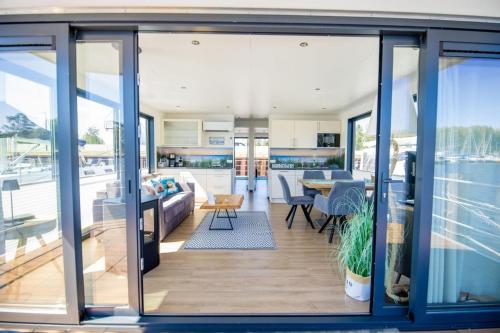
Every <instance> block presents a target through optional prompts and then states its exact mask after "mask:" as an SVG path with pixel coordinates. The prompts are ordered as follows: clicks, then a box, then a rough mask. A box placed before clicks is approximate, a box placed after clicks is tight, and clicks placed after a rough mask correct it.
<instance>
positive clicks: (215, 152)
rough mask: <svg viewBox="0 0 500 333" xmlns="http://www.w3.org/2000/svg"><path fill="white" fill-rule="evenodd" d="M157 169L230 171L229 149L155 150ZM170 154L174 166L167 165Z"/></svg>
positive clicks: (163, 148) (230, 155) (230, 157)
mask: <svg viewBox="0 0 500 333" xmlns="http://www.w3.org/2000/svg"><path fill="white" fill-rule="evenodd" d="M156 153H157V159H158V167H159V168H166V167H184V168H202V169H231V168H232V167H233V150H232V149H231V148H220V149H219V148H167V147H158V148H157V152H156ZM170 154H174V155H175V160H174V166H172V165H171V164H170V163H169V160H168V157H169V155H170Z"/></svg>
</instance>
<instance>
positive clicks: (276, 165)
mask: <svg viewBox="0 0 500 333" xmlns="http://www.w3.org/2000/svg"><path fill="white" fill-rule="evenodd" d="M344 164H345V150H344V148H337V149H331V148H330V149H315V150H311V149H271V151H270V157H269V166H270V168H271V169H275V170H286V169H326V170H333V169H344Z"/></svg>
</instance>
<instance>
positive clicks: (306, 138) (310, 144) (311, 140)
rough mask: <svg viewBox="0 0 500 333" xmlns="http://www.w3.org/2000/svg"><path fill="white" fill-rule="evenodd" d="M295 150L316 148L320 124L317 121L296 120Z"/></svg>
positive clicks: (294, 125) (294, 128) (294, 131)
mask: <svg viewBox="0 0 500 333" xmlns="http://www.w3.org/2000/svg"><path fill="white" fill-rule="evenodd" d="M293 133H294V145H293V147H294V148H316V147H317V133H318V122H317V121H315V120H294V122H293Z"/></svg>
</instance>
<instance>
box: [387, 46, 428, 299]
mask: <svg viewBox="0 0 500 333" xmlns="http://www.w3.org/2000/svg"><path fill="white" fill-rule="evenodd" d="M418 56H419V49H418V48H415V47H406V46H396V47H394V49H393V75H392V99H391V127H390V149H389V161H388V162H389V168H388V173H387V176H386V177H384V179H383V180H382V181H383V183H384V187H385V191H386V192H387V205H388V207H387V237H386V244H387V249H386V262H385V268H386V271H385V279H384V287H385V299H386V303H388V304H407V303H408V294H409V285H410V282H409V281H410V278H411V269H410V268H411V242H412V233H413V207H414V198H415V173H416V168H415V162H416V151H417V108H416V99H417V90H418ZM382 195H384V194H382Z"/></svg>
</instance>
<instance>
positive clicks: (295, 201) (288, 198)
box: [278, 175, 314, 229]
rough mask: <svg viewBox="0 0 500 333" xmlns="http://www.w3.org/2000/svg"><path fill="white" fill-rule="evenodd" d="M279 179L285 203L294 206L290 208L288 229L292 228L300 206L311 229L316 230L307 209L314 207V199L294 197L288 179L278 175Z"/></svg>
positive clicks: (287, 218) (305, 196)
mask: <svg viewBox="0 0 500 333" xmlns="http://www.w3.org/2000/svg"><path fill="white" fill-rule="evenodd" d="M278 179H279V181H280V183H281V188H282V190H283V198H284V199H285V202H286V203H287V204H288V205H290V206H292V207H291V208H290V212H288V215H287V217H286V221H288V229H290V228H291V227H292V223H293V219H294V217H295V212H296V211H297V206H299V205H300V207H301V208H302V211H303V212H304V216H305V217H306V220H307V222H308V223H309V224H310V225H311V228H313V229H314V224H313V222H312V220H311V217H310V216H309V213H308V211H307V207H306V206H309V205H312V204H313V203H314V199H313V198H312V197H310V196H307V195H302V196H292V194H291V192H290V187H289V186H288V182H287V181H286V178H285V177H284V176H283V175H278Z"/></svg>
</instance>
